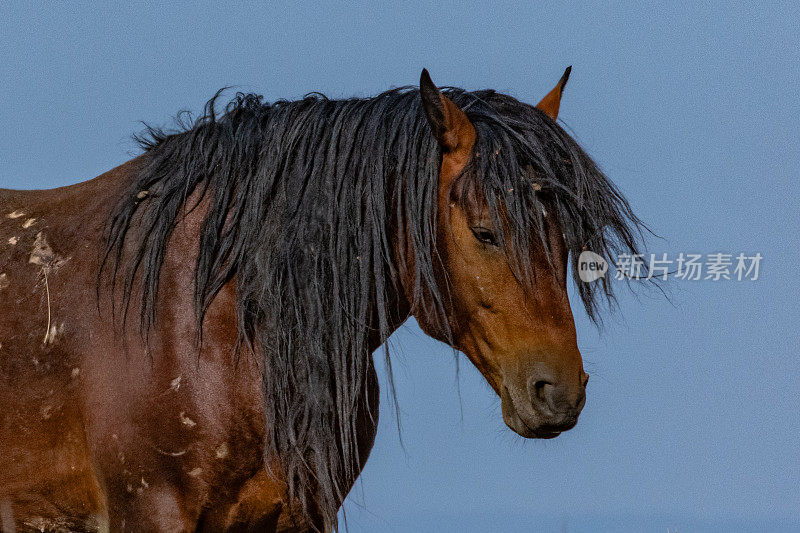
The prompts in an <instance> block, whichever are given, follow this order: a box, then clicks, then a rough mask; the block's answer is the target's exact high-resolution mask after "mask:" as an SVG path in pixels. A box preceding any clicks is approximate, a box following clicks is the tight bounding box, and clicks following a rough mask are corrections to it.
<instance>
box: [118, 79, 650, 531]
mask: <svg viewBox="0 0 800 533" xmlns="http://www.w3.org/2000/svg"><path fill="white" fill-rule="evenodd" d="M444 94H446V95H447V96H449V97H450V98H451V99H452V100H453V101H454V102H455V103H456V104H458V105H459V106H460V107H461V108H462V109H464V110H465V112H466V113H467V116H468V117H469V119H470V120H471V121H472V122H473V124H474V125H475V128H476V132H477V140H476V146H475V157H473V160H472V162H471V163H470V165H469V167H468V168H467V169H466V170H465V172H464V173H463V175H462V176H461V177H460V178H459V179H460V180H462V182H464V181H466V182H467V183H462V186H467V187H469V188H471V189H474V191H476V192H478V193H479V195H480V196H481V197H482V199H483V200H484V201H485V202H486V204H487V205H488V206H489V207H490V209H491V211H492V213H493V215H494V216H499V213H501V212H502V213H503V217H504V218H505V219H506V220H507V221H509V222H510V224H508V228H510V229H509V230H508V231H507V234H505V235H503V236H502V239H503V242H504V243H505V244H506V248H507V250H508V253H509V258H510V261H511V263H512V265H514V267H515V269H516V271H517V272H518V273H519V276H520V278H521V279H527V277H526V273H529V272H530V268H529V267H530V250H531V246H532V243H533V237H536V236H540V237H541V236H542V235H543V233H542V229H541V228H542V219H541V200H542V198H544V197H547V198H548V205H549V206H554V208H555V210H556V213H557V215H558V217H559V219H560V221H561V224H562V225H563V228H564V234H565V237H566V240H567V243H568V246H569V249H570V251H571V252H572V255H573V256H574V257H577V255H578V254H579V253H580V252H581V250H583V249H590V250H592V251H594V252H597V253H600V254H602V255H605V256H606V257H609V256H611V255H612V254H614V253H618V252H621V251H627V252H628V253H635V251H636V238H635V237H636V232H637V227H638V225H639V221H638V219H637V218H636V217H635V216H634V215H633V213H632V212H631V210H630V207H629V205H628V203H627V202H626V201H625V200H624V198H623V197H622V196H621V195H620V194H619V193H618V191H617V190H616V188H615V187H614V186H613V185H612V184H611V183H610V182H609V181H608V180H607V179H606V178H605V176H604V175H603V174H602V173H601V172H600V171H599V170H598V168H597V167H596V165H595V164H594V163H593V162H592V160H591V159H590V158H589V157H588V156H587V155H586V153H585V152H584V151H583V150H582V149H581V148H580V147H579V146H578V144H577V143H576V142H575V141H574V140H573V139H572V138H571V137H570V136H569V135H568V134H567V133H566V132H565V131H564V130H563V129H562V128H561V127H560V126H558V125H557V124H556V123H555V122H553V121H552V120H550V119H549V118H548V117H546V116H545V115H544V114H543V113H542V112H540V111H539V110H537V109H535V108H534V107H532V106H529V105H527V104H523V103H521V102H519V101H517V100H515V99H514V98H511V97H509V96H505V95H502V94H498V93H495V92H493V91H478V92H467V91H464V90H461V89H448V90H446V91H444ZM218 96H219V94H218V95H217V96H215V97H214V98H213V99H212V100H211V101H210V102H209V103H208V104H207V106H206V108H205V113H204V114H203V116H202V117H200V118H199V119H197V120H196V121H194V122H192V123H190V124H187V125H185V126H184V127H182V128H181V130H180V131H177V132H169V133H165V132H164V131H162V130H157V129H153V128H149V129H148V130H147V133H146V136H145V137H143V138H140V143H141V145H142V146H143V148H144V150H145V152H146V153H145V161H146V163H145V166H144V168H143V170H142V171H141V172H140V173H139V175H138V177H137V179H136V180H135V181H134V182H133V183H132V184H131V187H130V189H129V191H128V193H127V194H126V195H125V196H124V197H123V198H122V199H121V201H120V202H119V204H118V205H117V206H116V208H115V210H114V212H113V216H112V220H111V223H110V226H109V232H108V248H107V255H106V258H107V261H110V262H111V263H112V265H113V270H114V272H115V273H116V272H117V271H118V270H119V269H122V270H120V271H121V272H122V273H123V274H124V278H123V279H125V287H124V288H123V290H124V292H123V294H124V296H123V298H124V302H125V303H124V306H125V310H126V314H127V308H128V303H129V298H130V295H131V294H132V292H134V291H136V290H140V291H141V301H142V306H141V309H142V311H141V312H142V314H141V317H140V319H141V325H142V329H143V332H146V331H147V330H148V329H149V328H150V327H151V326H152V324H153V322H154V320H156V309H155V305H154V302H155V301H156V294H157V292H158V283H159V273H160V269H161V266H162V263H163V259H164V255H165V248H166V246H167V242H168V240H169V237H170V235H171V232H172V230H173V229H174V227H175V225H176V223H177V221H178V220H179V218H180V217H181V216H182V213H184V212H185V210H187V209H189V208H191V207H192V206H191V205H188V206H187V205H185V204H186V203H187V198H188V197H189V196H190V195H192V194H193V193H197V192H198V191H201V196H202V198H203V199H204V201H205V202H207V203H208V210H207V214H206V216H205V222H204V225H203V227H202V230H201V235H200V252H199V256H198V257H197V263H196V277H195V286H194V295H195V302H196V309H195V310H196V314H197V317H198V319H199V320H200V323H202V317H203V316H204V313H205V311H206V310H207V309H208V306H209V305H210V303H211V302H212V300H213V299H214V297H215V296H216V294H217V293H218V292H219V291H220V289H221V288H222V287H223V285H224V284H225V283H227V282H228V281H230V280H231V279H235V280H236V291H237V315H238V321H239V333H240V338H241V342H245V343H250V344H252V345H253V346H256V347H257V348H258V350H259V352H260V353H261V354H263V358H264V361H263V364H264V385H263V387H264V393H265V410H266V416H267V428H268V429H267V438H266V452H265V453H266V456H267V458H270V457H277V458H278V459H279V460H280V463H281V464H283V465H285V467H286V469H287V472H286V473H287V479H288V480H289V484H290V491H291V493H292V495H293V496H294V497H296V498H298V499H299V500H300V501H302V502H303V505H304V506H305V509H306V512H309V510H310V509H312V508H313V509H316V510H317V511H318V512H321V514H322V516H323V517H324V519H325V520H326V523H327V524H329V525H333V524H335V517H336V512H337V509H338V507H339V506H340V504H341V503H342V501H343V500H344V497H345V496H346V491H347V488H348V487H349V486H350V483H351V482H352V481H353V480H354V479H355V477H356V476H357V475H358V468H357V466H356V465H358V463H359V458H358V451H357V448H356V435H357V427H356V426H357V420H356V413H357V412H358V411H359V409H362V411H363V405H364V401H365V395H366V394H367V391H368V387H367V378H368V375H369V372H370V371H371V364H372V362H371V354H370V350H369V342H368V341H369V339H370V338H372V339H373V340H374V339H377V340H378V341H381V342H382V341H384V340H386V338H387V337H388V336H389V334H390V333H391V331H390V323H392V322H393V317H394V314H395V313H396V312H397V310H396V307H397V301H396V300H397V297H398V294H399V292H400V279H401V276H405V279H412V280H413V282H414V288H413V294H411V295H409V296H410V297H411V298H412V299H413V302H411V303H412V307H413V308H419V306H425V308H426V309H428V310H430V312H431V313H432V315H433V316H437V317H440V320H441V322H442V324H445V325H446V324H447V321H446V320H445V319H444V317H445V312H446V309H445V306H446V304H445V302H446V298H445V296H443V291H442V290H441V288H440V287H439V286H438V285H437V282H436V280H435V276H434V270H435V268H434V267H435V262H436V257H437V255H436V253H435V247H436V242H435V241H436V239H435V220H436V209H437V207H436V205H437V202H436V197H437V185H438V183H437V181H438V173H439V165H440V161H441V154H440V151H439V148H438V146H437V143H436V141H435V140H434V138H433V136H432V135H431V133H430V131H429V127H428V125H427V123H426V121H425V118H424V113H423V112H422V109H421V102H420V98H419V91H418V90H416V89H414V88H402V89H396V90H391V91H388V92H385V93H383V94H380V95H378V96H376V97H374V98H368V99H347V100H329V99H327V98H325V97H324V96H321V95H317V94H314V95H309V96H307V97H305V98H304V99H302V100H299V101H294V102H289V101H279V102H275V103H272V104H268V103H264V102H263V101H262V98H261V97H260V96H256V95H252V94H247V95H245V94H238V95H237V96H236V98H235V99H234V100H233V101H232V102H230V103H229V104H228V105H227V107H226V109H225V112H224V113H222V114H217V113H216V112H215V102H216V99H217V97H218ZM532 176H533V178H534V179H535V183H534V182H533V181H532V180H531V177H532ZM142 191H147V193H146V194H147V196H146V197H144V199H142V195H141V194H140V193H141V192H142ZM549 208H550V207H548V209H549ZM135 215H136V216H135ZM134 220H141V221H142V222H141V226H139V227H137V228H136V229H135V231H130V230H131V229H132V228H133V225H134V224H135V223H134ZM501 227H502V226H501ZM400 232H403V234H399V233H400ZM126 238H127V239H128V240H131V239H135V243H134V244H135V246H134V249H135V250H138V253H137V255H136V256H135V257H126V256H125V254H124V253H123V244H124V242H125V240H126ZM398 241H400V242H409V243H410V251H411V253H413V255H414V261H413V262H412V263H413V272H403V271H402V268H403V263H404V261H402V259H403V258H402V257H400V258H398V254H397V247H396V246H395V244H396V243H397V242H398ZM545 245H546V242H545ZM572 271H573V275H574V277H575V278H576V279H577V272H578V271H577V267H576V265H575V264H574V260H573V265H572ZM137 274H138V276H140V278H139V277H137V279H141V286H139V284H138V283H136V284H135V283H134V278H135V277H136V276H137ZM114 277H115V278H116V276H114ZM577 286H578V288H579V292H580V295H581V298H582V299H583V302H584V305H585V306H586V309H587V311H588V312H589V314H590V315H591V316H592V317H595V316H596V310H597V298H596V296H597V294H603V295H605V296H607V297H609V298H610V297H611V287H610V285H609V284H608V283H607V282H606V281H605V280H602V281H600V282H598V283H596V284H587V283H580V282H578V283H577ZM394 318H396V317H394ZM387 358H388V352H387ZM362 414H363V412H362ZM368 414H369V416H372V417H375V416H377V413H368ZM310 487H314V489H313V490H314V492H315V494H316V496H315V498H314V499H313V500H314V501H307V499H306V496H305V494H306V491H307V490H308V489H309V488H310Z"/></svg>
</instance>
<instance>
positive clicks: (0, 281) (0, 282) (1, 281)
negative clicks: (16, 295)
mask: <svg viewBox="0 0 800 533" xmlns="http://www.w3.org/2000/svg"><path fill="white" fill-rule="evenodd" d="M9 285H11V282H10V281H8V274H6V273H5V272H3V273H2V274H0V289H5V288H6V287H8V286H9Z"/></svg>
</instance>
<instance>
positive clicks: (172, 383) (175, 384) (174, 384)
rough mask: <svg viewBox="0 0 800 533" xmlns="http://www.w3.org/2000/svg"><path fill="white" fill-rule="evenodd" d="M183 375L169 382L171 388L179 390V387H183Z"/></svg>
mask: <svg viewBox="0 0 800 533" xmlns="http://www.w3.org/2000/svg"><path fill="white" fill-rule="evenodd" d="M181 377H182V376H178V377H177V378H175V379H173V380H172V381H170V382H169V390H172V391H175V392H178V389H180V388H181Z"/></svg>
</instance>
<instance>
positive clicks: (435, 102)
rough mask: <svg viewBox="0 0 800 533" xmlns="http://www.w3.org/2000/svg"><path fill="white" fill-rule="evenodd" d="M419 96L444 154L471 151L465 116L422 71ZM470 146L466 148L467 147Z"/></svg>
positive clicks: (472, 134)
mask: <svg viewBox="0 0 800 533" xmlns="http://www.w3.org/2000/svg"><path fill="white" fill-rule="evenodd" d="M419 94H420V97H421V98H422V108H423V109H424V110H425V117H426V118H427V119H428V124H429V125H430V127H431V131H433V136H434V137H436V140H437V141H439V145H440V146H441V147H442V150H443V151H444V152H455V151H456V150H458V149H459V148H468V149H471V148H472V146H471V143H472V141H473V140H474V137H475V129H474V128H473V127H472V123H470V121H469V119H468V118H467V115H466V114H465V113H464V112H463V111H462V110H461V109H460V108H459V107H458V106H457V105H456V104H454V103H453V101H452V100H450V99H449V98H448V97H446V96H445V95H443V94H442V92H441V91H440V90H439V89H438V87H436V85H434V84H433V81H432V80H431V76H430V74H428V71H427V70H426V69H422V74H421V75H420V77H419ZM468 144H469V145H470V146H467V145H468Z"/></svg>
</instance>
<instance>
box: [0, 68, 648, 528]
mask: <svg viewBox="0 0 800 533" xmlns="http://www.w3.org/2000/svg"><path fill="white" fill-rule="evenodd" d="M569 73H570V69H569V68H568V69H567V70H566V72H565V73H564V75H563V76H562V78H561V79H560V81H559V82H558V84H557V85H556V86H555V87H554V88H553V90H552V91H551V92H550V93H549V94H548V95H547V96H545V98H544V99H543V100H542V101H541V102H539V104H538V105H536V106H533V105H530V104H526V103H523V102H521V101H519V100H517V99H515V98H513V97H511V96H508V95H504V94H501V93H498V92H495V91H492V90H480V91H467V90H464V89H459V88H438V87H437V86H436V85H435V84H434V83H433V82H432V81H431V78H430V76H429V74H428V72H427V71H426V70H423V71H422V75H421V78H420V85H419V87H418V88H417V87H410V86H409V87H401V88H396V89H392V90H389V91H387V92H384V93H382V94H379V95H378V96H375V97H372V98H349V99H340V100H333V99H328V98H326V97H325V96H323V95H321V94H318V93H312V94H309V95H307V96H305V97H304V98H302V99H300V100H297V101H283V100H281V101H276V102H273V103H267V102H265V101H264V99H263V98H262V97H261V96H258V95H255V94H243V93H238V94H236V95H235V97H233V98H232V100H231V101H230V102H229V103H227V104H226V105H225V106H224V107H223V108H222V110H218V109H217V108H218V104H217V101H218V99H219V97H220V93H217V95H215V96H214V97H213V98H212V99H211V100H210V101H209V102H208V103H207V104H206V107H205V108H204V111H203V113H202V115H201V116H199V117H198V118H196V119H189V120H186V119H184V120H178V123H177V126H174V127H173V128H171V129H166V130H164V129H159V128H154V127H149V126H148V127H147V129H146V130H145V132H144V133H143V134H141V135H138V136H137V139H138V141H139V142H140V143H141V146H142V152H141V154H139V155H138V156H137V157H135V158H134V159H132V160H130V161H128V162H126V163H124V164H122V165H121V166H119V167H117V168H114V169H112V170H110V171H108V172H106V173H105V174H102V175H100V176H99V177H97V178H94V179H91V180H89V181H85V182H82V183H78V184H76V185H72V186H68V187H62V188H57V189H52V190H37V191H18V190H6V189H0V376H1V379H2V387H0V413H2V414H1V415H0V420H2V423H0V449H1V450H2V453H0V524H2V530H3V531H6V532H10V531H231V532H232V531H308V530H313V531H332V530H336V529H337V528H338V523H337V513H338V510H339V508H340V506H341V505H342V504H343V501H344V499H345V497H346V495H347V493H348V491H349V490H350V489H351V487H352V486H353V484H354V482H355V480H356V478H357V477H358V475H359V474H360V472H361V470H362V468H363V467H364V464H365V462H366V460H367V457H368V455H369V452H370V449H371V447H372V444H373V442H374V438H375V434H376V431H377V422H378V404H379V383H378V377H377V374H376V370H375V367H374V361H373V354H374V353H380V352H378V350H379V348H380V347H381V346H384V351H383V356H384V357H386V361H387V368H388V374H389V383H390V386H391V366H390V359H389V353H388V349H385V346H386V343H385V341H386V339H387V338H388V337H389V336H390V335H391V334H392V332H394V331H395V330H396V329H397V328H398V327H399V326H400V325H401V324H403V323H404V322H405V321H406V320H407V319H408V318H410V317H414V318H415V319H416V321H417V322H418V324H419V326H420V328H421V329H422V330H423V331H424V332H425V333H426V334H428V335H430V336H431V337H433V338H434V339H437V340H439V341H442V342H444V343H446V344H448V345H449V346H452V347H453V348H454V349H455V350H457V351H460V352H463V354H465V355H466V357H467V358H468V359H469V361H471V363H472V364H474V365H475V367H476V368H477V369H478V370H479V371H480V372H481V373H482V374H483V376H484V377H485V378H486V381H487V382H488V384H489V385H490V386H491V388H492V389H493V390H494V391H495V392H496V394H497V395H498V396H499V397H500V400H501V411H502V418H503V420H504V421H505V423H506V425H507V426H508V427H509V428H510V429H511V430H513V431H514V432H516V433H517V434H519V435H521V436H522V437H526V438H542V439H547V438H553V437H556V436H557V435H559V434H560V433H561V432H564V431H566V430H569V429H570V428H572V427H573V426H574V425H575V424H576V422H577V419H578V415H579V413H580V411H581V409H582V407H583V405H584V403H585V398H586V395H585V390H586V383H587V380H588V375H587V374H586V373H585V372H584V369H583V365H582V362H581V356H580V352H579V350H578V345H577V333H576V328H575V323H574V318H573V315H572V311H571V308H570V303H569V299H568V296H567V284H568V279H569V278H570V277H571V278H573V279H574V280H575V283H576V284H577V290H578V294H579V296H580V298H581V300H582V302H583V304H584V306H585V308H586V310H587V312H588V313H589V315H590V316H591V317H592V318H594V319H595V320H596V319H597V317H598V312H599V307H598V306H599V305H600V301H601V300H608V302H609V304H611V303H612V302H613V288H612V284H611V283H610V280H606V279H605V278H602V279H600V280H598V281H597V282H595V283H581V282H579V281H578V277H577V276H578V268H577V266H576V263H575V258H576V256H577V255H578V254H580V253H581V251H583V250H592V251H593V252H595V253H597V254H600V255H601V256H603V257H606V258H608V257H610V256H611V255H612V254H614V253H620V252H621V251H627V252H628V253H635V252H636V249H637V246H638V245H639V244H638V243H639V237H638V236H637V234H639V235H640V234H641V232H640V231H639V227H640V224H641V223H640V221H639V219H638V218H637V217H636V216H635V215H634V213H633V212H632V210H631V207H630V205H629V203H628V202H627V201H626V199H625V198H624V196H623V195H622V194H621V192H620V191H619V190H618V189H617V187H616V186H615V185H613V184H612V182H611V181H610V180H609V179H608V178H607V177H606V176H605V175H604V174H603V172H602V171H601V170H600V169H599V168H598V166H597V165H596V164H595V163H594V162H593V161H592V159H591V158H590V157H589V156H588V155H587V154H586V152H585V151H584V150H583V149H582V148H581V147H580V146H579V145H578V143H577V142H576V141H574V140H573V139H572V137H571V136H570V135H569V134H567V133H566V132H565V130H564V129H563V128H562V127H561V126H560V125H559V124H558V123H557V121H556V119H557V116H558V111H559V105H560V101H561V95H562V93H563V90H564V87H565V84H566V82H567V79H568V77H569ZM570 257H572V260H570ZM570 274H571V275H570Z"/></svg>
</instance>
